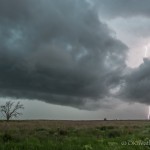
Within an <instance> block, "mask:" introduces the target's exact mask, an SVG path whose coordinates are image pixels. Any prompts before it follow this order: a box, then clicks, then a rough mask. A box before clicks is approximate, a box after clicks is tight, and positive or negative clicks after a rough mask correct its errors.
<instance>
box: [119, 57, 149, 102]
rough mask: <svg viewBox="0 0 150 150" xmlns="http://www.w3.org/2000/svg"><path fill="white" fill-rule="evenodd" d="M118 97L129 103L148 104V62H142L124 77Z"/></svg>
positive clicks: (147, 60)
mask: <svg viewBox="0 0 150 150" xmlns="http://www.w3.org/2000/svg"><path fill="white" fill-rule="evenodd" d="M124 79H125V82H124V84H123V85H122V88H121V90H120V93H119V94H120V97H121V98H122V99H124V100H126V101H129V102H139V103H144V104H150V101H149V99H150V92H149V91H150V60H149V59H144V62H143V63H142V64H141V65H140V66H139V67H138V68H135V69H132V70H130V73H129V74H127V75H126V76H125V78H124Z"/></svg>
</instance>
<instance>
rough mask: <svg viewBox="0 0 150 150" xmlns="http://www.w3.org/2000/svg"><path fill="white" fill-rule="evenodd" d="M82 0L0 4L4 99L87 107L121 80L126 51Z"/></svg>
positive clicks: (0, 90)
mask: <svg viewBox="0 0 150 150" xmlns="http://www.w3.org/2000/svg"><path fill="white" fill-rule="evenodd" d="M111 34H112V31H111V30H110V29H109V28H108V27H107V25H106V24H103V23H102V22H100V21H99V19H98V14H97V12H96V11H95V9H94V7H92V6H91V5H90V4H89V3H87V2H86V1H84V0H82V1H81V0H76V1H75V0H65V1H62V0H42V1H41V0H24V1H20V0H13V1H10V0H5V1H4V0H0V95H1V96H9V97H17V98H28V99H38V100H42V101H46V102H48V103H54V104H61V105H69V106H73V107H78V108H86V106H87V103H90V104H92V103H94V102H97V100H100V99H104V98H105V97H107V96H109V94H110V93H109V91H110V89H112V88H115V87H116V86H118V84H119V83H120V80H121V79H122V73H123V69H124V68H125V67H126V65H125V58H126V50H127V47H126V46H125V45H124V44H123V43H122V42H120V41H119V40H117V39H114V38H113V37H112V36H111Z"/></svg>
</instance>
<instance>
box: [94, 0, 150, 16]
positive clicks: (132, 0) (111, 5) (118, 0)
mask: <svg viewBox="0 0 150 150" xmlns="http://www.w3.org/2000/svg"><path fill="white" fill-rule="evenodd" d="M95 1H97V2H99V5H96V7H97V8H98V10H99V12H100V15H103V16H105V17H107V18H116V17H135V16H146V17H149V16H150V1H149V0H142V1H141V0H95Z"/></svg>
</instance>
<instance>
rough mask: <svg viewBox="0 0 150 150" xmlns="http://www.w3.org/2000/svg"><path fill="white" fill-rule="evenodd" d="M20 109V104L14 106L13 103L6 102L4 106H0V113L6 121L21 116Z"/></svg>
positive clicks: (21, 107)
mask: <svg viewBox="0 0 150 150" xmlns="http://www.w3.org/2000/svg"><path fill="white" fill-rule="evenodd" d="M20 109H24V106H23V104H20V102H17V103H16V104H15V103H14V102H11V101H7V102H6V103H5V105H2V106H0V112H1V113H2V115H3V117H4V118H5V119H6V120H7V121H9V120H10V119H12V118H17V117H19V116H20V115H22V113H21V112H19V110H20Z"/></svg>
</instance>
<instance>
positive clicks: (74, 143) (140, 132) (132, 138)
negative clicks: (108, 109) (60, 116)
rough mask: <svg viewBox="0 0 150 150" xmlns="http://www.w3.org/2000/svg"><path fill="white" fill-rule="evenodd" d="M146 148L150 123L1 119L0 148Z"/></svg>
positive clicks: (114, 149)
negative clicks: (6, 120) (7, 120)
mask: <svg viewBox="0 0 150 150" xmlns="http://www.w3.org/2000/svg"><path fill="white" fill-rule="evenodd" d="M111 149H113V150H127V149H128V150H149V149H150V122H149V121H146V120H145V121H144V120H137V121H119V120H114V121H46V120H45V121H44V120H43V121H42V120H41V121H40V120H39V121H10V122H5V121H1V122H0V150H111Z"/></svg>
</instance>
